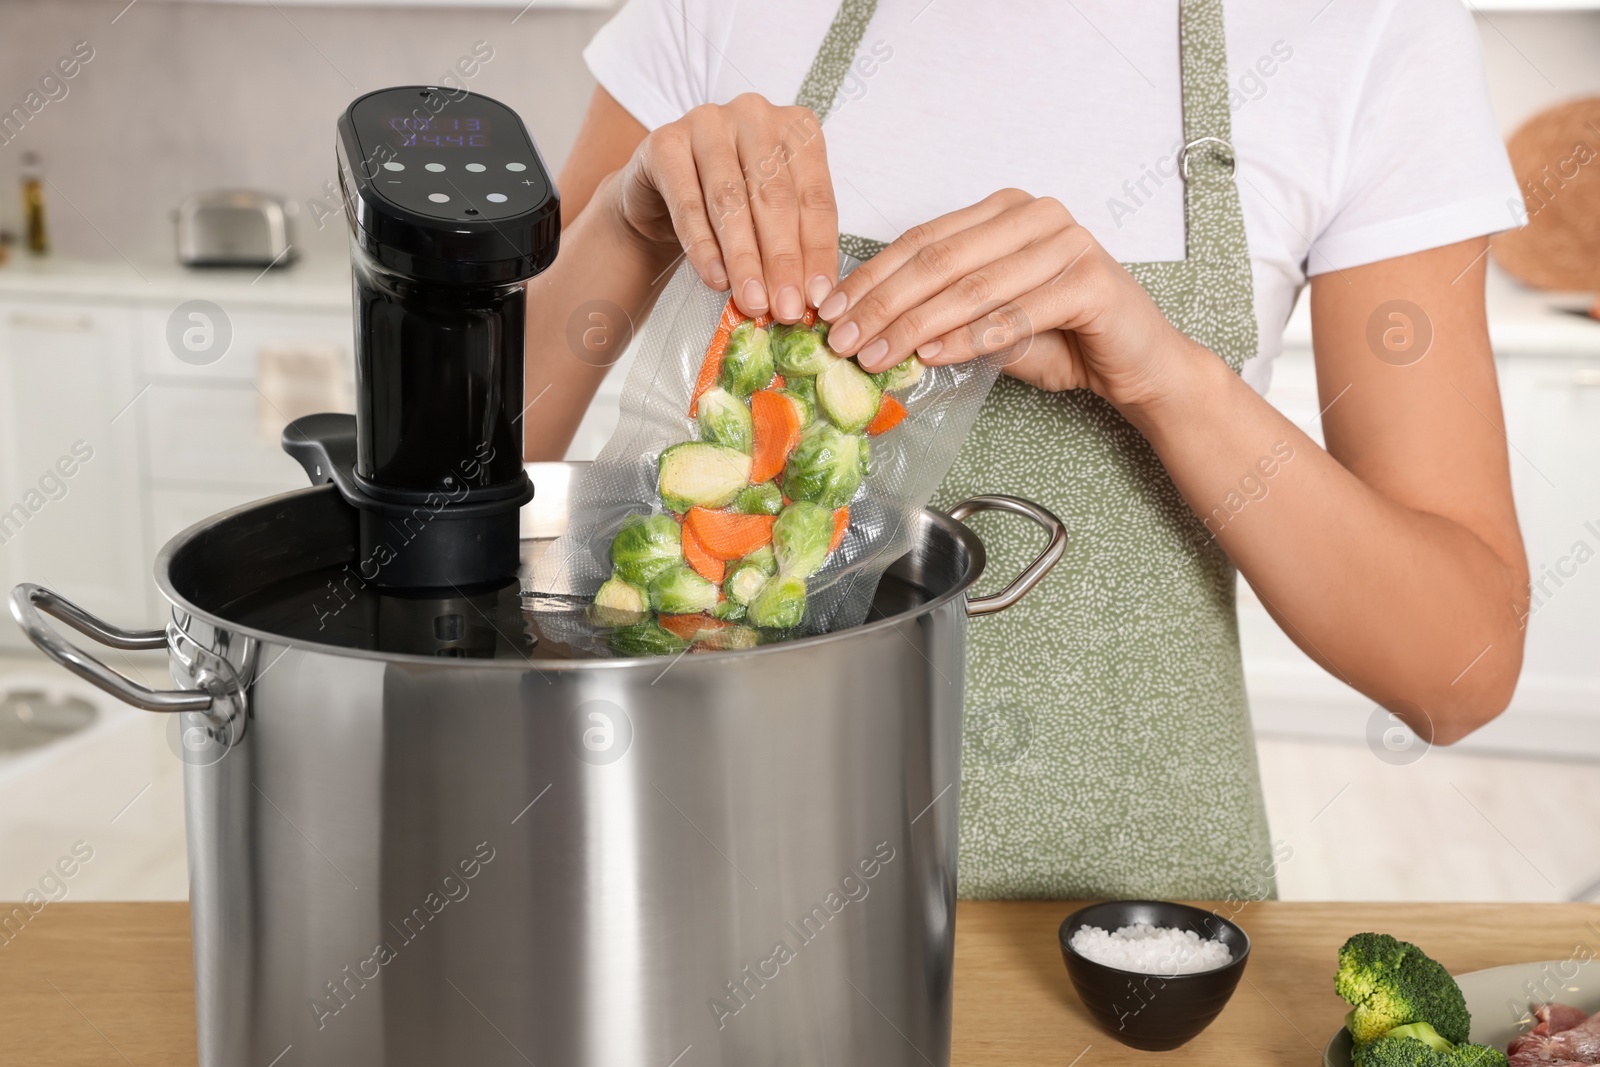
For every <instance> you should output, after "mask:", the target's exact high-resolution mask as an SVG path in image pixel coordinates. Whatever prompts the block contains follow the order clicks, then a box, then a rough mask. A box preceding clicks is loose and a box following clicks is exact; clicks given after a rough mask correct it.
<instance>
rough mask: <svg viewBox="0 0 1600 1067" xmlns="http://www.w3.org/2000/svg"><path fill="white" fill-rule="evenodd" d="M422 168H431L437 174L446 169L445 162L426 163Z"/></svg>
mask: <svg viewBox="0 0 1600 1067" xmlns="http://www.w3.org/2000/svg"><path fill="white" fill-rule="evenodd" d="M422 169H423V170H431V171H433V172H434V173H435V174H438V173H440V172H441V171H443V170H444V164H443V163H426V164H424V165H423V168H422Z"/></svg>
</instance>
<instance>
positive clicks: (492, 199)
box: [484, 193, 506, 204]
mask: <svg viewBox="0 0 1600 1067" xmlns="http://www.w3.org/2000/svg"><path fill="white" fill-rule="evenodd" d="M484 199H485V200H487V201H489V203H491V204H503V203H505V202H506V194H505V193H488V194H486V195H485V196H484Z"/></svg>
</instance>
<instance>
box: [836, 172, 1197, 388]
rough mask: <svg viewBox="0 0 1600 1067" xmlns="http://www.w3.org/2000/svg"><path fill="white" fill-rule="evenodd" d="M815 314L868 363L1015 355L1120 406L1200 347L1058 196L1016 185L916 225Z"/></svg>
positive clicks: (1018, 363)
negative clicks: (1033, 193) (1038, 193)
mask: <svg viewBox="0 0 1600 1067" xmlns="http://www.w3.org/2000/svg"><path fill="white" fill-rule="evenodd" d="M818 314H819V315H820V317H821V318H823V319H824V320H826V321H827V322H828V323H829V324H830V329H829V332H828V343H829V345H830V346H832V347H833V349H834V351H836V352H838V353H839V354H841V355H856V356H857V358H858V360H859V362H860V363H861V365H862V366H863V367H864V368H866V369H867V370H870V371H877V370H882V369H883V368H886V367H890V366H893V365H894V364H896V363H898V362H900V361H901V360H903V359H905V358H906V357H907V356H909V355H911V353H912V352H916V353H917V355H918V356H920V357H921V358H922V359H923V360H925V361H926V362H928V363H934V364H938V363H960V362H963V361H965V360H969V359H973V358H975V357H977V356H982V355H987V354H989V353H992V352H1006V353H1007V354H1006V357H1005V358H1006V373H1008V374H1011V375H1014V376H1016V377H1018V378H1021V379H1022V380H1024V381H1026V382H1029V383H1031V384H1033V385H1036V386H1038V387H1039V388H1041V389H1048V390H1052V391H1058V390H1063V389H1092V390H1094V391H1095V392H1096V393H1098V394H1100V395H1101V396H1103V397H1105V398H1106V399H1107V400H1109V401H1111V403H1113V404H1115V405H1117V406H1118V407H1125V406H1133V407H1137V406H1140V405H1143V404H1146V403H1148V402H1150V401H1153V400H1156V399H1160V398H1162V397H1164V396H1165V395H1167V394H1169V393H1171V392H1172V391H1173V389H1174V388H1175V384H1174V383H1175V379H1176V377H1177V375H1176V373H1175V372H1176V371H1177V370H1178V369H1179V366H1180V365H1185V364H1187V363H1188V362H1189V361H1188V360H1187V359H1184V358H1181V357H1184V356H1186V355H1189V354H1191V353H1193V352H1195V351H1196V350H1198V349H1199V346H1198V345H1196V344H1195V343H1194V342H1193V341H1191V340H1189V338H1187V337H1185V336H1184V335H1183V334H1182V333H1180V332H1179V331H1178V330H1177V329H1175V328H1174V327H1173V326H1172V324H1171V323H1169V322H1168V321H1167V320H1166V317H1165V316H1163V315H1162V314H1161V311H1160V309H1159V308H1157V307H1156V305H1155V302H1154V301H1153V300H1151V299H1150V297H1149V295H1148V294H1147V293H1146V292H1145V291H1144V289H1143V287H1141V286H1140V285H1139V283H1138V282H1137V281H1135V280H1134V278H1133V276H1132V275H1130V274H1129V273H1128V272H1127V271H1126V270H1124V269H1123V268H1122V267H1121V265H1119V264H1118V263H1117V262H1116V261H1115V260H1113V259H1112V258H1111V256H1110V255H1109V254H1108V253H1107V252H1106V250H1105V249H1103V248H1101V247H1100V244H1099V242H1097V241H1096V240H1095V239H1094V237H1092V236H1091V235H1090V234H1089V231H1087V230H1085V229H1084V228H1083V227H1082V226H1080V225H1078V223H1077V222H1076V221H1075V220H1074V219H1073V217H1072V215H1071V214H1070V213H1069V212H1068V211H1067V209H1066V208H1065V207H1063V206H1062V205H1061V203H1060V202H1059V201H1057V200H1054V199H1051V198H1049V197H1034V196H1030V195H1029V194H1027V193H1024V192H1022V191H1021V190H1018V189H1004V190H1001V191H1000V192H998V193H995V194H994V195H993V196H990V197H988V198H987V199H985V200H983V201H981V202H979V203H977V204H974V205H973V206H971V207H968V208H962V209H961V210H960V211H953V212H951V213H950V214H948V215H944V216H941V217H940V218H937V219H934V220H933V221H932V222H929V223H925V224H923V225H921V226H917V227H915V228H913V229H911V230H908V231H906V233H904V234H903V235H902V236H901V237H900V238H899V239H898V240H896V241H895V242H894V243H893V244H891V245H889V247H887V248H886V249H884V250H883V251H882V252H880V253H878V255H876V256H874V257H873V258H872V259H870V260H868V261H867V262H866V263H864V264H862V265H861V266H860V267H859V268H857V269H856V271H855V272H854V273H852V274H851V275H850V276H849V277H847V278H845V280H844V281H843V282H841V283H840V284H839V287H838V288H837V289H835V290H834V291H833V293H832V294H831V295H829V296H828V298H827V299H825V300H824V301H823V302H822V304H821V306H820V309H819V312H818Z"/></svg>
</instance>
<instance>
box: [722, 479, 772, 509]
mask: <svg viewBox="0 0 1600 1067" xmlns="http://www.w3.org/2000/svg"><path fill="white" fill-rule="evenodd" d="M733 510H734V511H737V512H738V513H739V514H741V515H776V514H777V513H778V512H780V511H782V510H783V493H782V492H780V491H779V489H778V487H777V486H776V485H774V484H773V483H772V482H762V483H761V484H760V485H752V486H747V487H746V488H744V489H741V490H739V495H738V496H736V497H734V498H733Z"/></svg>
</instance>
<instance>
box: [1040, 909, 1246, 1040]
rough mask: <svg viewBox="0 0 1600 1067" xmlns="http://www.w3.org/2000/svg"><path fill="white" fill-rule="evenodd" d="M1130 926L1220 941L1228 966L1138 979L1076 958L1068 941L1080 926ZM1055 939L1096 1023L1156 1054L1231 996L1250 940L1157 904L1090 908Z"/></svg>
mask: <svg viewBox="0 0 1600 1067" xmlns="http://www.w3.org/2000/svg"><path fill="white" fill-rule="evenodd" d="M1134 923H1149V924H1150V925H1152V926H1168V927H1177V928H1178V929H1179V930H1193V931H1194V932H1195V933H1197V934H1199V935H1200V936H1201V937H1204V938H1208V939H1211V940H1216V941H1221V942H1222V943H1223V944H1224V945H1226V946H1228V951H1229V952H1231V953H1233V962H1232V963H1229V964H1227V965H1226V966H1223V967H1218V968H1217V969H1216V970H1214V971H1202V972H1200V973H1198V974H1176V975H1169V976H1160V975H1153V974H1139V973H1137V972H1135V971H1124V970H1119V969H1118V968H1116V967H1107V966H1106V965H1105V964H1103V963H1096V962H1095V961H1094V960H1091V959H1088V958H1087V957H1085V956H1080V955H1078V953H1077V952H1076V951H1074V950H1073V948H1072V946H1071V944H1070V943H1069V942H1070V941H1071V940H1072V935H1073V933H1074V932H1075V931H1076V930H1077V929H1078V928H1079V927H1081V926H1098V927H1100V928H1101V929H1102V930H1106V931H1113V930H1116V929H1118V928H1119V927H1123V926H1131V925H1133V924H1134ZM1059 936H1060V939H1061V957H1062V959H1064V960H1066V961H1067V974H1068V975H1069V976H1070V977H1071V978H1072V984H1073V986H1074V987H1075V988H1076V989H1077V990H1078V997H1079V999H1081V1000H1082V1001H1083V1004H1084V1007H1086V1008H1088V1009H1089V1012H1090V1014H1092V1015H1093V1016H1094V1018H1095V1021H1096V1022H1098V1023H1099V1024H1100V1026H1101V1027H1102V1028H1103V1029H1104V1030H1105V1031H1106V1033H1108V1034H1110V1035H1111V1036H1112V1037H1114V1038H1116V1039H1117V1040H1118V1041H1121V1042H1122V1043H1123V1044H1124V1045H1129V1046H1131V1047H1133V1048H1139V1049H1148V1050H1151V1051H1154V1052H1161V1051H1164V1050H1166V1049H1173V1048H1177V1047H1178V1046H1179V1045H1181V1044H1183V1043H1184V1042H1185V1041H1188V1040H1189V1039H1190V1038H1192V1037H1194V1036H1195V1035H1196V1034H1198V1033H1199V1032H1200V1031H1202V1030H1204V1029H1205V1028H1206V1027H1207V1026H1210V1025H1211V1020H1212V1019H1215V1018H1216V1017H1217V1014H1218V1013H1219V1012H1220V1011H1222V1008H1223V1006H1224V1005H1225V1004H1227V1003H1228V998H1229V997H1231V996H1233V990H1234V987H1235V986H1237V985H1238V984H1239V978H1240V976H1241V975H1243V974H1244V965H1245V962H1246V961H1247V960H1248V959H1249V958H1250V938H1249V937H1248V936H1247V935H1246V934H1245V932H1244V931H1243V930H1241V929H1239V927H1237V926H1235V925H1234V924H1233V923H1231V922H1229V921H1228V920H1226V919H1224V918H1222V917H1220V916H1218V915H1215V914H1213V913H1212V912H1209V911H1203V910H1201V909H1200V908H1192V907H1190V906H1189V905H1187V904H1169V903H1166V902H1163V901H1158V900H1112V901H1107V902H1106V903H1104V904H1091V905H1089V906H1088V907H1087V908H1080V909H1079V910H1077V911H1075V912H1073V913H1072V914H1071V915H1068V916H1067V917H1066V919H1064V920H1063V921H1062V923H1061V930H1060V933H1059Z"/></svg>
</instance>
